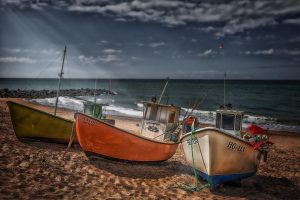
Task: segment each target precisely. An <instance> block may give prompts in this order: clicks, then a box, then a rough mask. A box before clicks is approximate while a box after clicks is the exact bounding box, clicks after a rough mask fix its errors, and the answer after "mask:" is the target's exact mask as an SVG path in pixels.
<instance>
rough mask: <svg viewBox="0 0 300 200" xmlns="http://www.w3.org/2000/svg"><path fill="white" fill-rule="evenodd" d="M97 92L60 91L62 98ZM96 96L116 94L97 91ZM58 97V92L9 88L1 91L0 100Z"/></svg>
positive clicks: (86, 89) (80, 90)
mask: <svg viewBox="0 0 300 200" xmlns="http://www.w3.org/2000/svg"><path fill="white" fill-rule="evenodd" d="M94 92H95V90H94V89H89V88H81V89H64V90H60V93H59V94H60V96H70V97H74V96H92V95H94ZM96 94H97V95H100V94H111V95H113V94H114V93H113V92H111V91H109V90H106V89H97V90H96ZM50 97H56V90H20V89H17V90H9V89H7V88H4V89H0V98H30V99H36V98H50Z"/></svg>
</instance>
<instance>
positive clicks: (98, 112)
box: [83, 101, 108, 119]
mask: <svg viewBox="0 0 300 200" xmlns="http://www.w3.org/2000/svg"><path fill="white" fill-rule="evenodd" d="M103 106H108V105H107V104H99V103H94V102H90V101H85V102H84V103H83V113H84V114H86V115H89V116H91V117H94V118H96V119H104V115H103Z"/></svg>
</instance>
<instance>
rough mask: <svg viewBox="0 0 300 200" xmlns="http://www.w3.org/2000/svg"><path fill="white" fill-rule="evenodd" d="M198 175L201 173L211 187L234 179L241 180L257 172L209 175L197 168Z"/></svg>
mask: <svg viewBox="0 0 300 200" xmlns="http://www.w3.org/2000/svg"><path fill="white" fill-rule="evenodd" d="M197 173H198V175H200V176H201V177H202V178H203V179H204V180H206V181H207V182H209V183H210V187H211V188H215V187H217V186H218V185H220V184H221V183H224V182H227V181H233V180H239V179H243V178H247V177H250V176H253V175H255V174H256V171H255V172H251V173H243V174H224V175H215V176H208V175H207V174H206V173H203V172H201V171H198V170H197Z"/></svg>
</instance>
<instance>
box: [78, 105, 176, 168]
mask: <svg viewBox="0 0 300 200" xmlns="http://www.w3.org/2000/svg"><path fill="white" fill-rule="evenodd" d="M143 104H144V117H143V121H142V124H144V125H142V130H141V131H140V133H139V134H137V133H131V132H129V131H126V130H123V129H120V128H117V127H115V126H113V125H111V124H109V123H106V122H105V121H102V120H97V119H95V118H92V117H89V116H87V115H85V114H81V113H76V114H75V118H76V125H75V126H76V134H77V138H78V141H79V144H80V146H81V147H82V149H83V150H84V151H85V152H87V153H94V154H97V155H100V156H102V157H106V158H112V159H118V160H126V161H138V162H158V161H164V160H168V159H169V158H171V157H172V156H173V155H174V153H175V152H176V149H177V147H178V144H179V143H178V139H177V138H178V134H179V131H177V132H176V131H175V130H174V127H178V126H177V125H178V118H179V113H180V108H179V107H176V106H171V105H164V104H159V103H156V102H143ZM149 120H151V124H150V123H148V122H149ZM170 127H171V128H173V129H172V132H171V129H169V128H170ZM161 128H162V129H163V130H160V129H161ZM150 132H153V133H154V135H152V134H150ZM158 134H162V137H160V136H159V135H158ZM155 137H156V138H155Z"/></svg>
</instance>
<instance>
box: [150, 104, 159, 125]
mask: <svg viewBox="0 0 300 200" xmlns="http://www.w3.org/2000/svg"><path fill="white" fill-rule="evenodd" d="M157 110H158V107H157V106H153V105H152V106H151V109H149V112H150V114H149V120H154V121H155V120H156V115H157Z"/></svg>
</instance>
